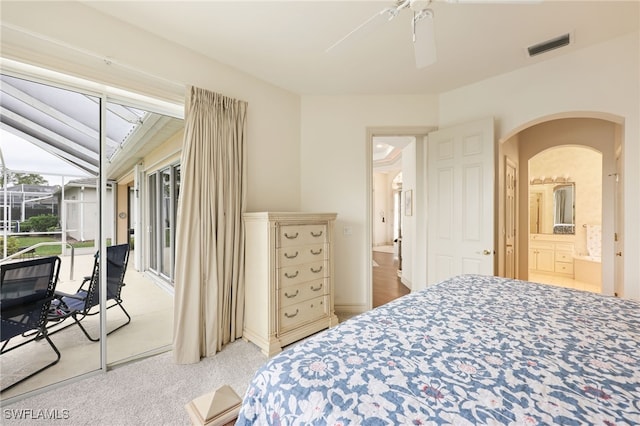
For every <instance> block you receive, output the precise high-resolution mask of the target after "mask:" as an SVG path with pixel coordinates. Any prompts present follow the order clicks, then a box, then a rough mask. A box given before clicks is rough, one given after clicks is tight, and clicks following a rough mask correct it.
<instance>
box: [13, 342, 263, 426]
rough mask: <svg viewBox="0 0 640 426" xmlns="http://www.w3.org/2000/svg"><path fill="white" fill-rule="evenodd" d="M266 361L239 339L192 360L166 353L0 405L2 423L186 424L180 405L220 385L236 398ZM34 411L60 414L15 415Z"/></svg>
mask: <svg viewBox="0 0 640 426" xmlns="http://www.w3.org/2000/svg"><path fill="white" fill-rule="evenodd" d="M266 360H267V358H266V356H264V355H263V354H262V353H261V352H260V349H259V348H258V347H257V346H255V345H254V344H252V343H248V342H245V341H243V340H238V341H236V342H234V343H230V344H228V345H227V346H225V347H224V348H223V350H222V351H221V352H219V353H218V354H217V355H216V356H214V357H211V358H206V359H204V360H202V361H201V362H199V363H197V364H190V365H176V364H174V362H173V358H172V353H171V352H167V353H164V354H161V355H156V356H153V357H150V358H147V359H144V360H141V361H136V362H133V363H130V364H126V365H123V366H120V367H116V368H115V369H114V370H112V371H109V372H108V373H106V374H99V375H97V376H93V377H90V378H88V379H85V380H81V381H79V382H76V383H72V384H69V385H66V386H64V387H61V388H58V389H55V390H53V391H49V392H46V393H43V394H40V395H36V396H33V397H30V398H26V399H23V400H21V401H18V402H16V403H13V404H10V405H3V407H2V408H3V410H2V411H3V414H2V424H3V425H33V424H43V425H44V424H57V425H65V426H67V425H89V424H90V425H109V426H116V425H123V426H124V425H156V426H157V425H189V424H191V423H190V421H189V416H188V415H187V411H186V410H185V408H184V406H185V404H187V403H188V402H189V401H191V400H192V399H194V398H196V397H198V396H200V395H203V394H205V393H208V392H211V391H213V390H215V389H217V388H218V387H220V386H222V385H224V384H228V385H230V386H231V387H232V388H233V390H234V391H235V392H236V393H237V394H238V395H240V396H241V397H242V396H243V395H244V392H245V391H246V389H247V386H248V384H249V381H250V380H251V378H252V377H253V374H254V373H255V371H256V370H257V369H258V367H260V366H261V365H262V364H263V363H264V362H265V361H266ZM29 410H31V411H29ZM38 410H48V413H50V414H51V413H53V414H58V415H59V417H60V419H59V420H55V421H42V419H40V421H38V420H37V419H34V418H33V417H32V418H31V419H25V420H19V419H17V418H16V417H18V416H20V415H22V416H25V415H33V416H35V415H36V414H37V411H38Z"/></svg>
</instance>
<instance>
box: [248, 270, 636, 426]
mask: <svg viewBox="0 0 640 426" xmlns="http://www.w3.org/2000/svg"><path fill="white" fill-rule="evenodd" d="M236 424H238V425H248V424H260V425H263V424H281V425H296V424H319V425H348V424H354V425H355V424H357V425H379V424H380V425H384V424H388V425H405V424H415V425H420V424H457V425H471V424H511V425H526V424H566V425H571V424H576V425H578V424H580V425H582V424H602V425H613V424H615V425H627V424H628V425H631V424H640V303H637V302H633V301H628V300H622V299H618V298H613V297H606V296H601V295H596V294H592V293H587V292H582V291H578V290H571V289H564V288H559V287H553V286H548V285H543V284H534V283H530V282H526V281H518V280H509V279H504V278H498V277H488V276H479V275H463V276H459V277H455V278H452V279H449V280H446V281H443V282H441V283H439V284H436V285H433V286H431V287H429V288H427V289H425V290H422V291H419V292H415V293H411V294H409V295H407V296H404V297H402V298H400V299H397V300H395V301H393V302H391V303H388V304H387V305H384V306H381V307H379V308H376V309H374V310H372V311H369V312H366V313H364V314H361V315H359V316H357V317H355V318H352V319H350V320H347V321H345V322H343V323H341V324H340V325H339V326H337V327H335V328H332V329H330V330H327V331H325V332H323V333H320V334H318V335H315V336H313V337H311V338H309V339H307V340H305V341H304V342H302V343H299V344H297V345H295V346H293V347H291V348H288V349H287V350H285V351H284V352H282V353H280V354H278V355H277V356H275V357H273V358H271V359H270V360H269V361H268V362H267V363H266V364H265V365H264V366H263V367H261V368H260V369H259V370H258V371H257V372H256V374H255V376H254V378H253V379H252V381H251V383H250V385H249V387H248V389H247V391H246V394H245V396H244V398H243V404H242V408H241V410H240V414H239V417H238V420H237V423H236Z"/></svg>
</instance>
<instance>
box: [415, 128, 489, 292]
mask: <svg viewBox="0 0 640 426" xmlns="http://www.w3.org/2000/svg"><path fill="white" fill-rule="evenodd" d="M427 144H428V153H427V174H428V175H427V176H428V178H427V203H428V209H427V214H428V216H427V221H428V238H427V243H428V246H427V267H428V269H427V280H428V284H429V285H431V284H435V283H437V282H440V281H442V280H445V279H447V278H450V277H452V276H455V275H459V274H483V275H493V274H494V170H495V169H494V138H493V119H492V118H487V119H483V120H479V121H474V122H470V123H465V124H462V125H458V126H454V127H449V128H445V129H441V130H438V131H435V132H431V133H429V136H428V142H427Z"/></svg>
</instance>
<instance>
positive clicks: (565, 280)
mask: <svg viewBox="0 0 640 426" xmlns="http://www.w3.org/2000/svg"><path fill="white" fill-rule="evenodd" d="M529 281H533V282H536V283H543V284H551V285H556V286H559V287H567V288H575V289H577V290H584V291H590V292H593V293H600V291H601V289H600V287H601V286H599V285H597V284H589V283H584V282H580V281H576V280H574V279H573V278H571V277H562V276H557V275H547V274H536V273H534V272H529Z"/></svg>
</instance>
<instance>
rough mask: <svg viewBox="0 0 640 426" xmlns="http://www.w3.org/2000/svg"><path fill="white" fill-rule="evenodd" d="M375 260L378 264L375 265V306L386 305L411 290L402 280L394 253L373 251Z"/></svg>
mask: <svg viewBox="0 0 640 426" xmlns="http://www.w3.org/2000/svg"><path fill="white" fill-rule="evenodd" d="M373 260H375V261H376V263H377V264H378V266H374V267H373V307H374V308H375V307H377V306H380V305H384V304H385V303H387V302H390V301H392V300H394V299H397V298H398V297H400V296H404V295H405V294H408V293H409V292H410V290H409V289H408V288H407V287H406V286H405V285H404V284H402V282H400V277H398V264H397V261H394V260H393V253H384V252H379V251H374V252H373Z"/></svg>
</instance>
